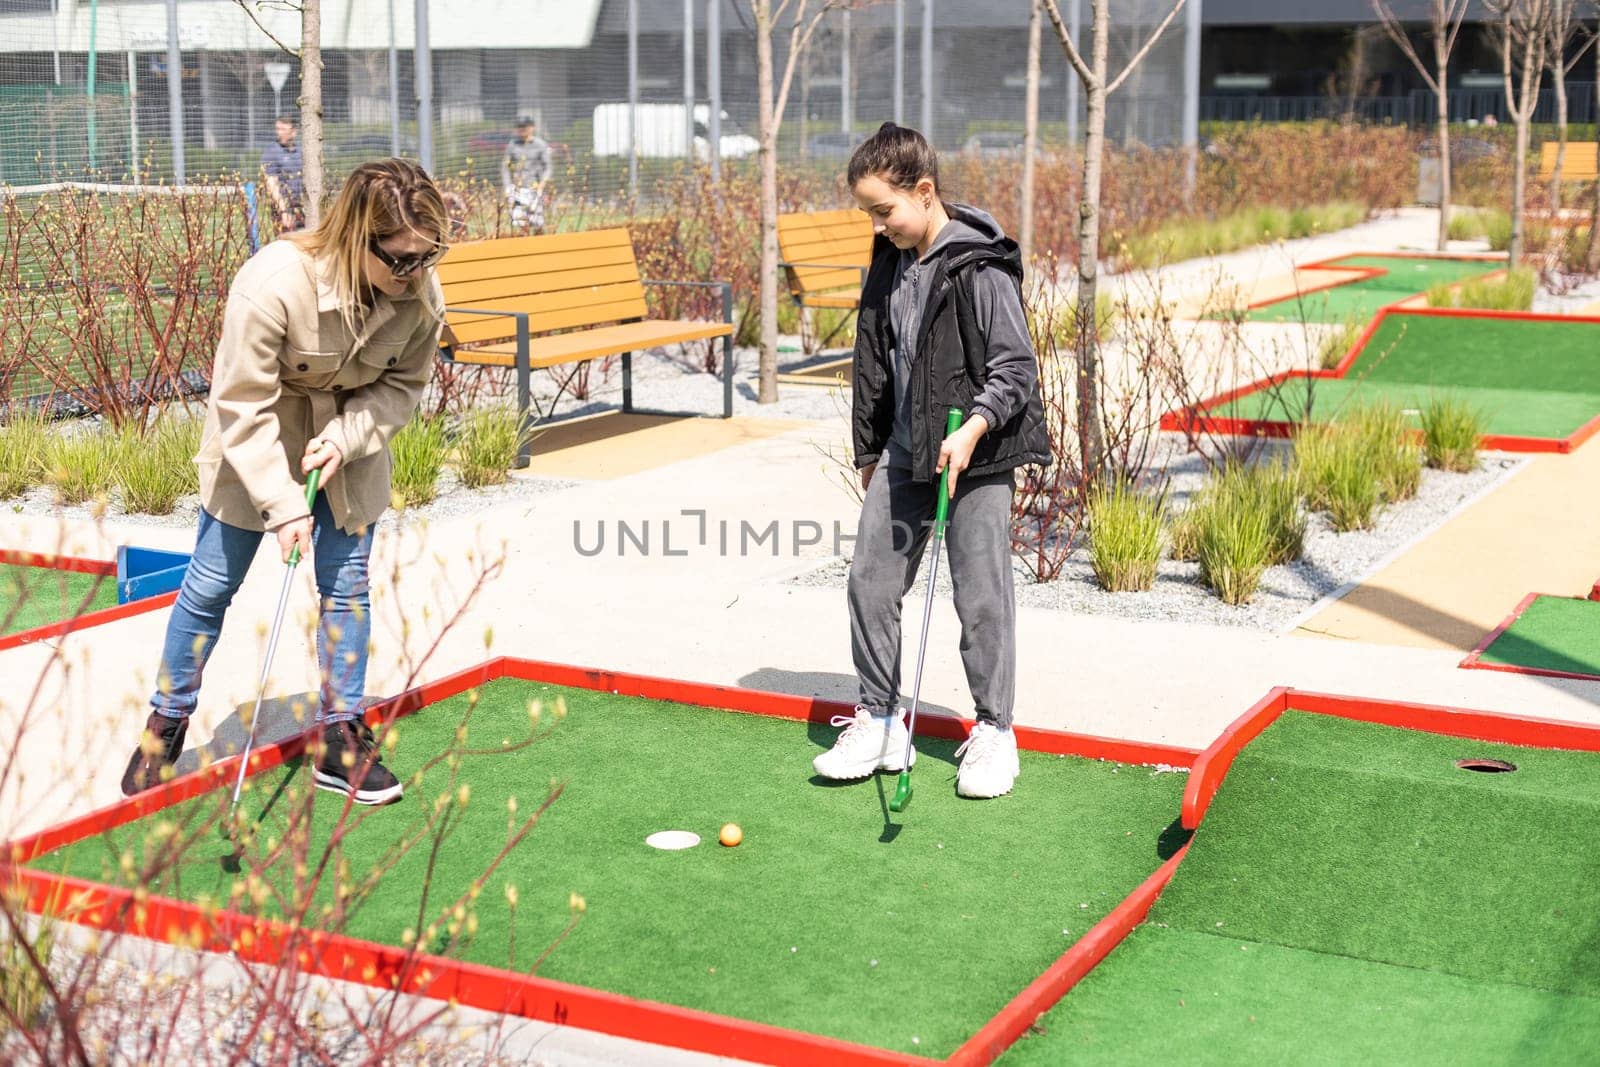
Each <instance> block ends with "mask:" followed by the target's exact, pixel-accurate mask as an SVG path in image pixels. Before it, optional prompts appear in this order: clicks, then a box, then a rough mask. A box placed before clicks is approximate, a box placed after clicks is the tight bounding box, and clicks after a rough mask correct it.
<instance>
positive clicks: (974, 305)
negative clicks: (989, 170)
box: [813, 122, 1051, 797]
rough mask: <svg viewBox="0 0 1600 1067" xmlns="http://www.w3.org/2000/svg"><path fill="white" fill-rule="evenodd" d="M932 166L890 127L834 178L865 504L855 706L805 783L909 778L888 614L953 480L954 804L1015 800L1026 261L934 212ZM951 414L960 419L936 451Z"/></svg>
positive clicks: (854, 583)
mask: <svg viewBox="0 0 1600 1067" xmlns="http://www.w3.org/2000/svg"><path fill="white" fill-rule="evenodd" d="M938 167H939V163H938V157H937V156H936V155H935V153H934V151H933V148H932V146H930V145H929V144H928V142H927V140H926V139H924V138H923V136H922V135H921V134H919V133H917V132H916V131H915V130H910V129H906V128H905V127H902V126H897V125H895V124H894V123H892V122H886V123H884V124H883V126H882V127H880V128H879V130H878V132H877V133H876V134H874V135H873V136H872V137H871V138H869V139H868V140H866V141H865V142H863V143H862V144H861V145H860V146H859V147H858V148H857V149H856V150H855V153H854V154H853V155H852V156H851V159H850V165H849V170H848V172H847V179H848V183H849V186H850V190H851V193H852V194H853V195H854V197H855V199H856V202H857V204H859V205H860V206H861V208H862V210H864V211H866V212H867V214H868V215H869V216H870V217H871V219H872V224H873V230H874V233H875V237H874V247H873V256H872V266H871V267H870V269H869V270H868V273H867V280H866V284H865V286H864V287H863V288H862V292H861V310H860V315H859V319H858V321H857V324H856V348H855V378H854V383H853V401H852V404H853V422H854V427H853V438H854V448H855V463H856V467H857V468H858V469H859V470H860V474H861V486H862V489H863V490H864V491H865V499H864V500H863V502H862V506H861V518H860V522H859V525H858V528H857V533H856V541H855V558H854V559H853V560H852V562H851V566H850V580H849V606H850V635H851V646H852V651H853V654H854V658H855V667H856V675H857V678H858V681H859V683H860V703H859V704H857V706H856V709H855V714H854V715H853V716H839V717H838V718H837V719H836V720H835V725H838V726H843V727H844V730H843V731H842V732H841V733H840V734H839V737H838V739H837V740H836V741H835V743H834V745H833V747H832V748H831V749H830V750H828V751H827V752H824V753H822V754H821V755H819V756H817V757H816V759H815V760H814V761H813V769H814V770H815V771H816V773H817V774H818V775H820V776H821V777H824V778H830V779H844V780H848V779H856V778H865V777H867V776H869V775H871V774H873V773H874V772H876V771H879V770H885V771H893V772H898V771H900V770H903V769H904V766H903V761H904V759H905V749H906V723H905V718H904V709H902V708H900V707H899V696H900V631H901V626H900V618H901V600H902V599H903V598H904V596H905V594H906V592H907V591H908V590H909V589H910V588H911V585H912V583H913V582H914V581H915V580H916V574H917V568H918V566H919V565H920V563H921V560H922V554H923V552H924V550H925V548H926V546H927V543H928V539H929V535H930V533H931V532H932V520H933V517H934V511H935V507H936V505H937V502H938V486H939V474H940V472H942V471H944V470H946V469H947V468H948V470H949V489H950V513H949V524H950V525H949V532H948V535H947V538H946V542H945V544H946V549H947V551H948V554H949V558H950V578H951V582H952V585H953V587H954V591H955V606H956V613H957V615H958V616H960V619H961V658H962V664H963V666H964V667H965V668H966V674H967V683H968V686H969V687H970V689H971V691H972V700H973V705H974V710H975V713H976V717H977V723H976V724H975V725H974V727H973V729H972V732H971V734H970V736H969V737H968V740H967V742H966V744H964V745H963V746H962V747H961V749H960V750H958V755H960V756H961V757H962V758H961V766H960V769H959V771H958V773H957V776H956V791H957V792H958V793H959V794H960V795H962V796H966V797H996V796H1001V795H1003V794H1005V793H1009V792H1010V791H1011V789H1012V787H1013V785H1014V783H1015V781H1016V778H1017V775H1018V773H1019V769H1020V768H1019V764H1018V759H1017V745H1016V739H1015V738H1014V737H1013V735H1012V731H1011V721H1012V712H1013V707H1012V705H1013V701H1014V697H1015V692H1016V661H1017V650H1016V596H1015V592H1014V589H1013V586H1012V573H1011V498H1012V492H1013V488H1014V483H1013V479H1014V475H1013V472H1014V470H1015V468H1017V467H1019V466H1022V465H1024V464H1030V463H1035V464H1047V463H1049V462H1050V458H1051V453H1050V441H1049V436H1048V433H1047V432H1046V429H1045V423H1044V404H1043V400H1042V398H1041V396H1040V393H1039V364H1038V358H1037V357H1036V356H1035V354H1034V350H1033V342H1032V340H1031V339H1030V337H1029V334H1028V326H1027V317H1026V315H1025V313H1024V311H1023V307H1022V288H1021V283H1022V257H1021V254H1020V252H1019V251H1018V249H1017V245H1016V242H1015V241H1012V240H1011V239H1010V238H1008V237H1006V236H1005V234H1004V233H1002V232H1001V229H1000V227H999V225H998V224H997V223H996V222H995V220H994V219H993V218H992V217H991V216H990V215H988V214H987V213H985V212H983V211H981V210H979V209H977V208H974V207H969V206H967V205H963V204H953V203H946V202H944V201H943V200H941V199H940V197H939V170H938ZM951 408H960V409H961V410H962V411H963V412H964V413H965V421H964V423H963V424H962V426H961V428H960V429H958V430H957V431H955V432H954V433H953V434H951V435H950V436H949V437H945V436H944V428H945V417H946V414H947V413H948V411H949V410H950V409H951ZM911 760H912V762H913V763H914V762H915V761H916V753H915V751H914V750H913V751H912V754H911Z"/></svg>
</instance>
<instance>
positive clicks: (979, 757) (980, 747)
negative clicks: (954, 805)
mask: <svg viewBox="0 0 1600 1067" xmlns="http://www.w3.org/2000/svg"><path fill="white" fill-rule="evenodd" d="M956 755H957V756H960V757H962V759H961V768H960V770H958V771H956V794H957V795H958V796H963V797H973V798H977V799H988V798H989V797H998V796H1004V795H1005V794H1007V793H1009V792H1011V787H1012V786H1013V785H1015V784H1016V781H1017V775H1019V774H1021V773H1022V763H1021V761H1019V760H1018V759H1017V737H1016V735H1015V734H1013V733H1012V732H1011V731H1010V730H1002V729H1000V727H998V726H996V725H995V724H994V723H991V722H980V723H978V724H977V725H976V726H974V727H973V728H972V733H971V734H970V735H968V737H967V740H966V742H965V743H964V744H962V746H961V747H960V748H958V749H956Z"/></svg>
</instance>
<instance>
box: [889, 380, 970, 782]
mask: <svg viewBox="0 0 1600 1067" xmlns="http://www.w3.org/2000/svg"><path fill="white" fill-rule="evenodd" d="M960 428H961V409H960V408H951V409H950V414H949V415H948V416H946V418H945V425H944V433H945V436H946V437H949V436H950V435H951V434H953V433H955V432H956V431H957V430H958V429H960ZM938 492H939V500H938V503H937V504H935V505H934V520H933V542H932V544H931V545H930V548H931V549H932V552H933V559H932V560H930V561H929V563H928V593H927V596H926V597H925V598H924V599H923V602H922V640H921V642H919V643H918V645H917V673H916V674H915V675H914V676H913V677H912V681H911V715H910V718H909V720H908V721H907V723H906V756H905V762H904V764H903V766H904V767H905V768H906V769H907V770H910V769H911V741H912V738H913V737H915V736H916V732H917V707H918V705H919V704H921V702H922V665H923V663H924V662H926V660H927V658H928V625H929V624H930V623H931V622H932V621H933V588H934V583H935V582H937V581H938V580H939V548H940V546H941V545H943V544H944V524H945V521H946V517H947V516H948V515H949V508H950V468H949V467H948V466H947V467H946V468H945V469H944V470H942V471H940V472H939V490H938Z"/></svg>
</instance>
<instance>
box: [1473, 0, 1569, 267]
mask: <svg viewBox="0 0 1600 1067" xmlns="http://www.w3.org/2000/svg"><path fill="white" fill-rule="evenodd" d="M1485 2H1486V6H1487V7H1488V8H1489V10H1490V11H1492V12H1493V13H1494V14H1495V15H1497V16H1498V17H1499V19H1500V22H1499V24H1498V25H1497V26H1496V27H1495V28H1494V30H1493V31H1492V32H1493V33H1494V36H1495V39H1496V43H1497V44H1498V45H1499V46H1500V70H1501V72H1502V74H1503V75H1504V77H1505V88H1506V110H1508V111H1509V112H1511V119H1512V121H1513V122H1515V123H1516V127H1517V155H1516V169H1515V170H1514V171H1513V174H1512V180H1511V247H1510V249H1509V250H1508V251H1507V254H1506V258H1507V262H1508V265H1509V266H1512V267H1515V266H1516V265H1517V263H1518V261H1519V260H1520V259H1521V258H1522V242H1523V229H1524V227H1523V221H1522V213H1523V208H1524V206H1525V205H1526V203H1527V199H1528V128H1529V126H1530V125H1531V123H1532V119H1533V109H1534V108H1535V107H1536V106H1538V103H1539V82H1540V79H1541V77H1542V75H1543V74H1544V54H1545V45H1546V44H1547V42H1548V39H1549V38H1548V36H1547V34H1546V32H1545V31H1546V23H1547V22H1548V20H1549V15H1550V5H1551V2H1552V0H1485Z"/></svg>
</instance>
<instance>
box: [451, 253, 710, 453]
mask: <svg viewBox="0 0 1600 1067" xmlns="http://www.w3.org/2000/svg"><path fill="white" fill-rule="evenodd" d="M438 270H439V283H440V285H441V286H442V287H443V289H444V302H445V324H446V326H448V327H449V334H448V335H447V340H446V341H445V342H442V343H441V345H440V357H441V358H442V359H444V360H447V361H453V362H455V363H462V364H472V365H478V366H494V367H515V368H516V371H517V404H518V407H519V409H520V410H521V412H522V417H523V419H524V421H525V422H526V421H528V420H529V419H530V415H529V411H530V408H531V406H532V395H531V394H532V374H533V368H535V367H554V366H559V365H561V364H566V363H582V362H584V361H586V360H591V359H601V358H604V357H606V356H614V355H620V356H622V410H623V411H625V412H633V411H634V410H635V408H634V406H633V353H635V352H640V351H645V350H647V349H652V348H659V347H661V346H663V345H670V344H679V343H683V342H688V341H702V340H707V339H710V338H717V337H720V338H722V417H723V418H729V417H731V416H732V415H733V289H732V286H730V285H729V284H728V283H727V282H720V281H706V282H692V281H657V280H652V279H648V278H641V277H639V263H638V260H637V259H635V257H634V254H633V241H632V240H631V239H630V238H629V235H628V231H627V230H625V229H622V228H620V227H619V228H616V229H608V230H586V231H583V232H579V233H558V234H546V235H541V236H537V237H499V238H495V239H493V240H488V241H473V242H469V243H467V244H461V245H456V246H454V247H453V248H451V249H450V251H449V252H448V253H446V254H445V257H444V259H443V260H441V261H440V263H439V267H438ZM646 285H663V286H691V287H704V288H713V289H720V290H721V291H722V321H721V322H703V321H696V320H687V319H652V318H650V317H649V311H648V310H647V309H646V307H645V297H644V287H645V286H646ZM556 331H559V332H556ZM568 380H569V381H570V378H569V379H568ZM564 387H565V386H564V384H563V388H564ZM662 414H689V413H687V412H665V413H662ZM527 462H528V449H527V446H524V448H523V452H522V454H521V455H520V456H519V457H518V461H517V465H518V466H519V467H525V466H527Z"/></svg>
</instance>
